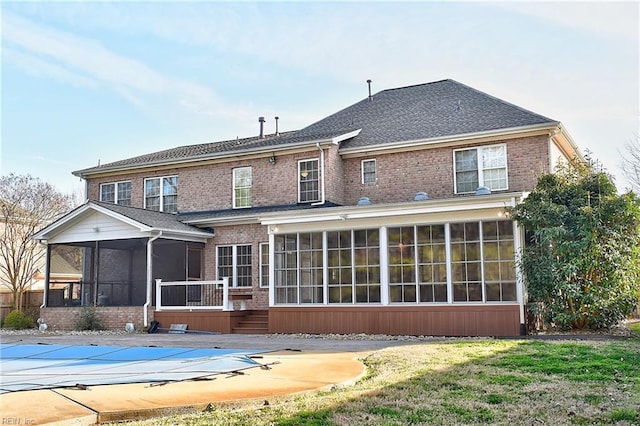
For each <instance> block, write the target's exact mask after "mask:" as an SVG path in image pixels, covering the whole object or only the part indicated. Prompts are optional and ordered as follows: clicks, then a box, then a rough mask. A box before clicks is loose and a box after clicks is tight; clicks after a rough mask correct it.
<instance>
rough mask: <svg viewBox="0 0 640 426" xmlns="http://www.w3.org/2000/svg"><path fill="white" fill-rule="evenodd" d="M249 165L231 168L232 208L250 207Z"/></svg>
mask: <svg viewBox="0 0 640 426" xmlns="http://www.w3.org/2000/svg"><path fill="white" fill-rule="evenodd" d="M251 186H252V172H251V167H239V168H237V169H233V208H234V209H239V208H245V207H251Z"/></svg>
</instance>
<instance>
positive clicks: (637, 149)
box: [622, 137, 640, 194]
mask: <svg viewBox="0 0 640 426" xmlns="http://www.w3.org/2000/svg"><path fill="white" fill-rule="evenodd" d="M622 171H623V172H624V174H625V176H626V178H627V179H628V180H629V182H630V183H631V189H632V190H633V191H634V192H636V193H638V194H640V138H638V137H636V138H635V140H631V141H630V142H627V143H626V144H625V145H624V152H623V153H622Z"/></svg>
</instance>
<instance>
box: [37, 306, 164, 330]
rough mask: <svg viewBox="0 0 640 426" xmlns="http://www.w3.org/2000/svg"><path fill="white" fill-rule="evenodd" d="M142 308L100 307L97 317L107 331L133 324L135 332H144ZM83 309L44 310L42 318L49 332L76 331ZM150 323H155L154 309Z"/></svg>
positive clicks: (151, 310)
mask: <svg viewBox="0 0 640 426" xmlns="http://www.w3.org/2000/svg"><path fill="white" fill-rule="evenodd" d="M142 309H143V308H142V307H141V306H98V307H96V315H97V318H98V320H99V321H100V323H101V324H102V326H103V327H104V328H105V329H106V330H124V327H125V324H126V323H128V322H131V323H133V325H134V327H135V330H137V331H140V330H144V329H145V326H144V316H143V310H142ZM82 312H83V308H82V307H63V308H42V309H41V310H40V318H42V319H43V320H44V322H45V323H46V324H47V326H48V330H52V331H56V330H75V329H77V324H78V321H79V319H80V316H81V315H82ZM147 312H148V317H147V318H148V321H149V322H151V321H153V313H154V310H153V307H150V308H149V309H148V311H147Z"/></svg>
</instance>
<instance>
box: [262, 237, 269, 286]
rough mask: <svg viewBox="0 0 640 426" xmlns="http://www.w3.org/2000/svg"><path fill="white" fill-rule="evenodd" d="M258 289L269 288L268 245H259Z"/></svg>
mask: <svg viewBox="0 0 640 426" xmlns="http://www.w3.org/2000/svg"><path fill="white" fill-rule="evenodd" d="M260 287H269V243H260Z"/></svg>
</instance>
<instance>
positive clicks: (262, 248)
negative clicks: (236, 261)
mask: <svg viewBox="0 0 640 426" xmlns="http://www.w3.org/2000/svg"><path fill="white" fill-rule="evenodd" d="M259 247H260V254H259V256H260V274H259V275H260V276H259V279H260V283H259V285H260V287H261V288H269V285H270V284H269V283H270V282H271V273H270V271H267V274H268V278H269V282H268V283H266V284H265V283H264V282H263V280H262V268H263V267H264V266H266V267H267V269H270V265H269V264H270V263H271V252H270V251H269V243H268V242H266V243H260V244H259ZM265 250H266V251H267V255H268V256H269V257H268V262H267V264H266V265H264V264H263V263H262V255H263V254H264V251H265Z"/></svg>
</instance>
